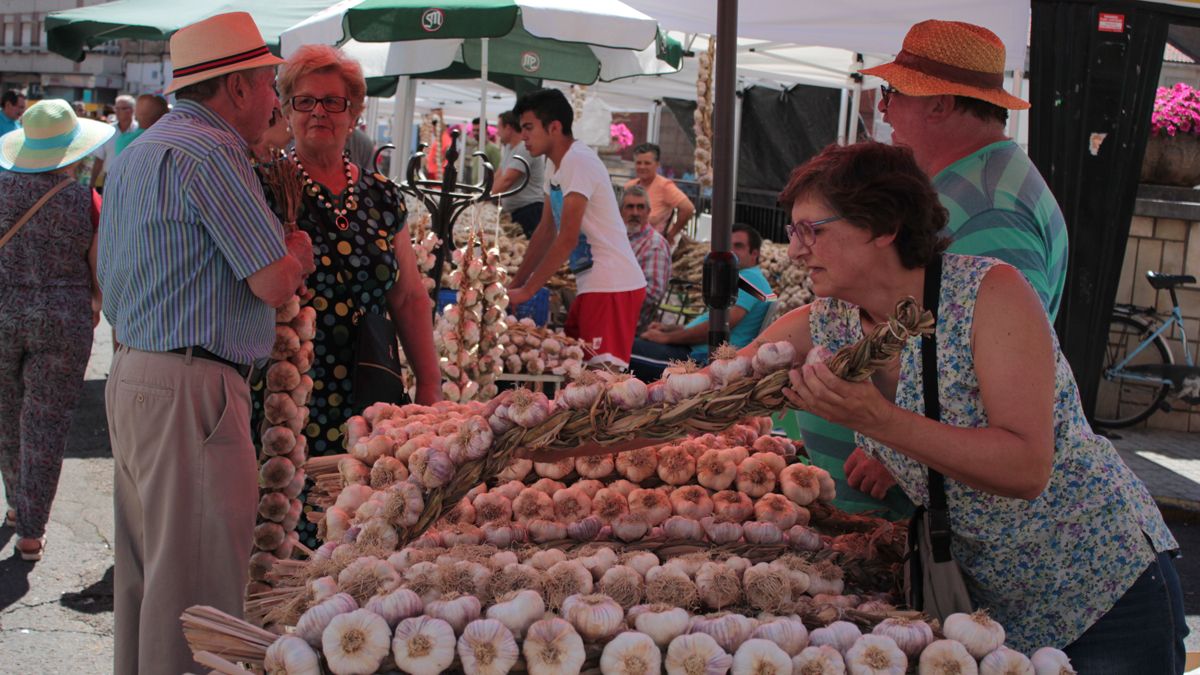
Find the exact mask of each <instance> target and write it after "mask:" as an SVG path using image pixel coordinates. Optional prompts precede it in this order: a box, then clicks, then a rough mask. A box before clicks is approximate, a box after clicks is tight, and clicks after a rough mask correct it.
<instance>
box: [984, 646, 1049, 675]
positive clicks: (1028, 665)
mask: <svg viewBox="0 0 1200 675" xmlns="http://www.w3.org/2000/svg"><path fill="white" fill-rule="evenodd" d="M979 675H1037V671H1036V670H1035V669H1034V667H1033V662H1032V661H1030V660H1029V658H1028V657H1027V656H1025V655H1024V654H1022V653H1021V652H1018V651H1016V650H1015V649H1009V648H1008V647H1005V646H1003V645H1001V646H999V647H997V648H996V649H994V650H993V651H992V652H991V653H989V654H988V655H987V656H985V657H983V660H981V661H980V662H979Z"/></svg>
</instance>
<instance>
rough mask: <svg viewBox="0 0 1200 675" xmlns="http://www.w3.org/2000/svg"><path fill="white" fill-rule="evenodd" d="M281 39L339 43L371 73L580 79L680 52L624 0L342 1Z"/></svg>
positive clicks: (671, 68) (637, 71) (288, 45)
mask: <svg viewBox="0 0 1200 675" xmlns="http://www.w3.org/2000/svg"><path fill="white" fill-rule="evenodd" d="M280 43H281V49H282V52H283V54H284V55H285V56H286V55H288V54H290V53H292V52H293V51H295V49H297V48H298V47H299V46H301V45H304V44H313V43H317V44H337V45H342V46H343V48H345V49H346V51H347V52H348V53H350V54H352V55H353V56H355V57H356V58H358V59H359V60H360V61H362V62H363V66H364V71H365V72H366V74H367V76H368V77H372V76H382V75H389V76H390V75H413V76H415V75H420V76H424V77H434V76H435V74H436V73H438V72H439V71H443V70H446V69H450V68H454V67H457V68H460V69H466V70H467V71H473V72H476V73H488V74H489V75H490V74H492V73H502V74H505V75H513V76H517V77H529V78H537V79H542V80H555V81H559V82H571V83H574V84H592V83H594V82H596V81H597V80H603V81H611V80H616V79H620V78H623V77H633V76H638V75H655V74H660V73H667V72H675V71H677V70H678V69H679V65H680V61H681V59H682V52H683V49H682V46H681V45H680V44H679V43H678V42H677V41H675V40H672V39H670V38H668V37H666V35H665V34H664V33H662V32H661V31H660V30H659V28H658V22H657V21H655V20H654V19H652V18H650V17H648V16H646V15H644V14H641V13H640V12H638V11H637V10H634V9H632V8H630V7H629V6H628V5H625V4H624V3H622V2H619V1H618V0H588V1H584V0H557V1H555V2H549V1H547V0H536V1H535V0H452V1H451V2H446V3H443V4H440V5H438V6H437V7H430V5H429V4H427V3H425V2H420V3H419V2H414V1H413V0H345V1H343V2H340V3H338V4H336V5H333V6H331V7H329V8H328V9H326V10H324V11H321V12H319V13H317V14H316V15H314V16H312V17H310V18H308V19H307V20H305V21H303V22H300V23H299V24H297V25H296V26H294V27H292V28H290V29H288V30H287V31H284V33H283V35H282V36H281V39H280ZM370 43H378V44H370ZM485 45H486V49H487V52H486V64H485V53H484V49H485Z"/></svg>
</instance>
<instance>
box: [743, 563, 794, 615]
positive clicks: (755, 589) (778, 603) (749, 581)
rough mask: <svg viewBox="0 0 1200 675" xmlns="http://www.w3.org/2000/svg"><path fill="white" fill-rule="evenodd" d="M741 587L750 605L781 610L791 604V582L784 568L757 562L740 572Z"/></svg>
mask: <svg viewBox="0 0 1200 675" xmlns="http://www.w3.org/2000/svg"><path fill="white" fill-rule="evenodd" d="M742 588H743V592H744V593H745V594H746V600H747V601H748V602H749V603H750V606H751V607H754V608H755V609H761V610H763V611H766V612H781V611H783V610H785V609H787V607H788V605H790V604H791V597H792V583H791V578H790V576H789V575H788V573H787V571H786V570H783V569H779V568H777V567H773V566H771V565H768V564H767V563H759V564H757V565H755V566H753V567H751V568H750V569H748V570H746V571H745V572H744V573H743V574H742Z"/></svg>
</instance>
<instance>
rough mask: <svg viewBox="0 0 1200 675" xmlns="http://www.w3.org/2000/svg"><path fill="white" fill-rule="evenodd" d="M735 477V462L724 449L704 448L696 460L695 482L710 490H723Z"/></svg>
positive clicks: (731, 483)
mask: <svg viewBox="0 0 1200 675" xmlns="http://www.w3.org/2000/svg"><path fill="white" fill-rule="evenodd" d="M736 478H737V464H736V463H735V462H734V461H733V455H732V454H731V453H729V452H727V451H725V450H716V449H713V450H706V451H704V454H702V455H700V458H699V459H698V460H696V482H697V483H699V484H700V485H703V486H704V487H706V488H708V489H710V490H724V489H726V488H728V487H729V486H730V485H733V481H734V479H736Z"/></svg>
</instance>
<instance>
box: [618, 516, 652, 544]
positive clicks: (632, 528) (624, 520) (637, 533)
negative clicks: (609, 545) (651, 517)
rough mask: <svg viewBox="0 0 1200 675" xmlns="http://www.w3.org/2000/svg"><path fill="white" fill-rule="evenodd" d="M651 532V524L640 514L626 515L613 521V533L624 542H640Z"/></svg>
mask: <svg viewBox="0 0 1200 675" xmlns="http://www.w3.org/2000/svg"><path fill="white" fill-rule="evenodd" d="M649 531H650V523H648V522H646V519H645V517H643V516H642V515H640V514H635V513H626V514H624V515H621V516H618V517H617V518H616V519H615V520H613V521H612V533H613V535H614V536H616V538H617V539H620V540H621V541H624V542H631V541H638V540H640V539H642V538H643V537H645V536H646V533H647V532H649Z"/></svg>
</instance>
